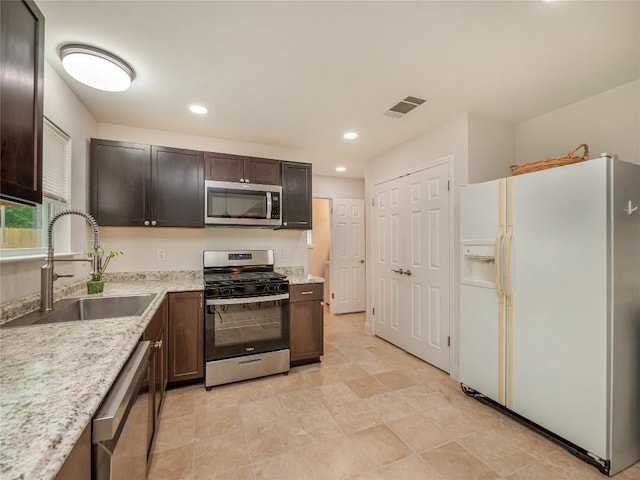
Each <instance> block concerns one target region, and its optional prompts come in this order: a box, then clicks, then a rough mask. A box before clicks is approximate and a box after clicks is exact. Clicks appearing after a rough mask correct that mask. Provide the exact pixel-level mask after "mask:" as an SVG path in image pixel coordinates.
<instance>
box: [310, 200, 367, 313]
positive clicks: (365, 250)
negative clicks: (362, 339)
mask: <svg viewBox="0 0 640 480" xmlns="http://www.w3.org/2000/svg"><path fill="white" fill-rule="evenodd" d="M314 198H321V199H325V200H329V264H330V266H331V268H330V269H331V278H330V279H329V283H330V288H331V289H333V287H334V281H333V275H334V271H335V269H334V268H333V258H334V255H333V246H334V244H335V242H334V233H335V232H334V231H333V201H334V200H335V199H336V198H350V197H339V196H337V195H329V194H323V193H319V194H315V193H314V194H312V195H311V199H312V208H313V199H314ZM354 199H357V198H354ZM357 200H359V199H357ZM362 200H363V202H364V212H363V213H364V218H363V221H364V236H365V238H364V256H365V274H364V281H365V289H364V295H365V299H364V301H365V311H366V309H367V305H368V298H369V296H368V293H369V291H368V287H367V282H368V272H367V266H368V265H367V264H368V261H369V260H368V256H369V255H367V252H368V249H367V199H366V198H364V197H363V198H362ZM308 248H309V246H308V244H307V249H308ZM307 257H308V255H307ZM326 281H327V280H326V278H325V282H326ZM331 294H332V292H331V291H330V292H329V295H331ZM331 300H333V298H331ZM329 312H331V313H332V314H333V302H329Z"/></svg>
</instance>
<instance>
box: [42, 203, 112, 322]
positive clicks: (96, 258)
mask: <svg viewBox="0 0 640 480" xmlns="http://www.w3.org/2000/svg"><path fill="white" fill-rule="evenodd" d="M65 215H79V216H81V217H83V218H84V219H85V220H86V221H87V223H88V224H89V226H90V227H91V231H92V232H93V255H92V257H91V259H88V258H67V259H64V258H61V259H58V260H57V261H58V262H61V261H62V262H91V275H94V274H96V273H98V272H99V271H100V262H101V260H102V259H101V257H100V253H99V250H100V232H99V231H98V222H96V220H95V218H93V217H92V216H91V215H89V214H88V213H86V212H83V211H82V210H63V211H61V212H60V213H58V214H56V215H55V216H54V217H53V218H52V219H51V221H50V222H49V228H48V229H47V263H45V264H44V265H43V266H42V269H41V271H40V311H41V312H46V311H50V310H53V282H54V281H56V280H57V279H58V278H60V277H73V274H65V275H59V274H57V273H55V272H54V271H53V266H54V260H53V225H54V224H55V223H56V221H57V220H58V219H59V218H60V217H63V216H65Z"/></svg>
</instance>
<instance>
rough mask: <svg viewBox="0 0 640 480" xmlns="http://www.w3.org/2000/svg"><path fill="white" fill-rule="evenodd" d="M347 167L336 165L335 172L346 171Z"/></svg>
mask: <svg viewBox="0 0 640 480" xmlns="http://www.w3.org/2000/svg"><path fill="white" fill-rule="evenodd" d="M346 171H347V167H336V172H346Z"/></svg>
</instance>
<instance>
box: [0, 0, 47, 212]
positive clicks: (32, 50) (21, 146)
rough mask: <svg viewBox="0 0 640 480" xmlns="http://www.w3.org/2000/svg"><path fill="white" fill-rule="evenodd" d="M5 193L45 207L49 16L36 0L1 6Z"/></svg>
mask: <svg viewBox="0 0 640 480" xmlns="http://www.w3.org/2000/svg"><path fill="white" fill-rule="evenodd" d="M0 41H1V46H0V67H1V68H0V105H1V108H2V115H1V116H0V137H1V142H2V143H1V144H2V147H1V149H0V151H1V154H0V195H1V196H2V197H3V198H6V199H9V200H13V201H17V202H20V203H26V204H38V203H42V98H43V95H42V92H43V77H44V75H43V72H44V16H43V15H42V13H41V12H40V10H38V7H36V5H35V3H34V2H33V1H31V0H23V1H11V2H7V1H2V2H0Z"/></svg>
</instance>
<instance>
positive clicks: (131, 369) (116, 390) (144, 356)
mask: <svg viewBox="0 0 640 480" xmlns="http://www.w3.org/2000/svg"><path fill="white" fill-rule="evenodd" d="M150 346H151V342H149V341H145V342H139V343H138V345H137V346H136V348H135V350H134V351H133V353H132V354H131V356H130V357H129V360H127V363H126V364H125V366H124V367H123V368H122V371H121V372H120V374H119V375H118V378H117V379H116V381H115V382H114V384H113V385H112V386H111V389H110V390H109V393H107V396H106V398H105V400H104V402H102V406H101V407H100V409H99V410H98V412H97V413H96V415H95V416H94V417H93V429H92V430H93V432H92V441H93V443H99V442H105V441H108V440H112V439H113V438H115V436H116V433H117V432H118V428H119V427H120V424H121V423H122V422H123V421H124V420H126V414H127V411H128V409H129V406H130V404H131V403H133V402H135V400H136V397H137V392H138V388H139V386H140V382H141V381H144V380H145V379H146V377H147V373H148V369H149V351H150Z"/></svg>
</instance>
